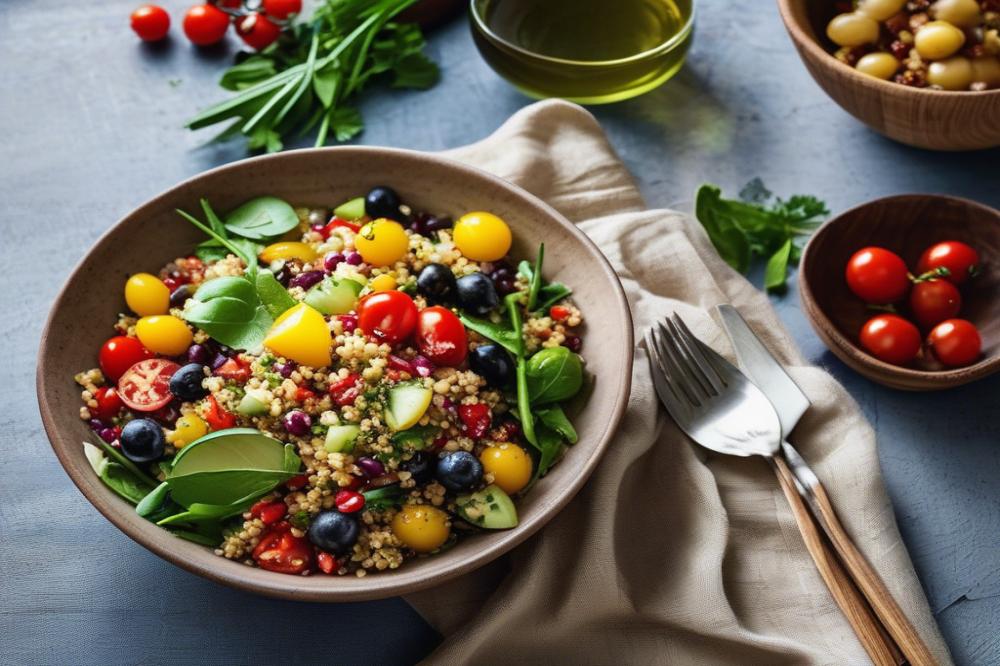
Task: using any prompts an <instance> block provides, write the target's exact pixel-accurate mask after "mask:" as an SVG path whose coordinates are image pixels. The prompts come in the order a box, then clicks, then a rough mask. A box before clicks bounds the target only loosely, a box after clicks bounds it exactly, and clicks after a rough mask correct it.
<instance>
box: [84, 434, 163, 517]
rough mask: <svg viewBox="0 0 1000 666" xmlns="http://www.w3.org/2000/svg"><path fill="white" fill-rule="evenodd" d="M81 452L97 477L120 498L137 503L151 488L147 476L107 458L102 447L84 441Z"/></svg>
mask: <svg viewBox="0 0 1000 666" xmlns="http://www.w3.org/2000/svg"><path fill="white" fill-rule="evenodd" d="M109 448H110V447H109ZM83 452H84V455H85V456H86V457H87V461H88V462H89V463H90V467H91V469H93V470H94V473H95V474H97V476H98V478H100V479H101V481H103V482H104V485H106V486H107V487H108V488H110V489H111V490H113V491H114V492H115V493H116V494H118V495H119V496H120V497H121V498H122V499H124V500H126V501H128V502H131V503H132V504H138V503H139V502H141V501H142V499H143V498H144V497H145V496H146V495H148V494H149V492H150V491H151V490H152V489H153V485H152V484H150V483H149V482H148V477H147V478H143V476H144V475H142V474H136V473H135V472H134V471H133V470H132V469H129V468H128V467H126V466H125V465H121V464H119V463H118V462H115V461H112V460H109V459H108V456H107V455H106V454H105V452H104V450H102V448H100V447H97V446H94V445H93V444H91V443H89V442H84V443H83Z"/></svg>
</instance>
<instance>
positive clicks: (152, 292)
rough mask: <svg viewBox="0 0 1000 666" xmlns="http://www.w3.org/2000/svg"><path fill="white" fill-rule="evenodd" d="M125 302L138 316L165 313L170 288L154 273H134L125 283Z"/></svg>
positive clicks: (168, 306)
mask: <svg viewBox="0 0 1000 666" xmlns="http://www.w3.org/2000/svg"><path fill="white" fill-rule="evenodd" d="M125 302H126V303H128V306H129V308H130V309H131V310H132V312H134V313H136V314H137V315H139V316H140V317H148V316H149V315H160V314H167V312H168V311H169V310H170V289H169V288H168V287H167V285H165V284H163V280H161V279H160V278H158V277H156V276H155V275H150V274H149V273H136V274H135V275H133V276H132V277H130V278H129V279H128V282H126V283H125Z"/></svg>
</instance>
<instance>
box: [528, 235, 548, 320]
mask: <svg viewBox="0 0 1000 666" xmlns="http://www.w3.org/2000/svg"><path fill="white" fill-rule="evenodd" d="M544 259H545V243H539V245H538V257H537V258H536V259H535V267H534V270H533V271H532V276H531V283H530V285H529V287H528V311H529V312H531V311H533V310H534V309H535V305H536V304H537V302H538V290H539V289H541V287H542V261H544Z"/></svg>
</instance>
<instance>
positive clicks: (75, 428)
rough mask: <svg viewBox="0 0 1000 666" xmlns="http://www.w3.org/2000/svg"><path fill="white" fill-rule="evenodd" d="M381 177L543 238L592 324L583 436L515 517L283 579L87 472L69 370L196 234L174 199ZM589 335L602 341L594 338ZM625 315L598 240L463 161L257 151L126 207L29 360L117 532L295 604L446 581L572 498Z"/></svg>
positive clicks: (620, 381)
mask: <svg viewBox="0 0 1000 666" xmlns="http://www.w3.org/2000/svg"><path fill="white" fill-rule="evenodd" d="M378 184H388V185H391V186H392V187H394V188H395V189H397V190H398V191H399V193H400V195H401V196H402V197H403V199H404V201H407V202H408V203H410V204H411V205H414V206H416V207H417V208H422V209H424V210H430V211H434V212H437V213H446V214H450V215H453V216H457V215H460V214H462V213H463V212H466V211H470V210H489V211H492V212H494V213H496V214H498V215H500V216H502V217H503V218H504V219H505V220H507V221H508V223H509V224H510V226H511V228H512V230H513V233H514V239H515V241H514V247H513V248H512V250H511V254H512V256H513V257H515V258H519V257H525V258H526V257H533V256H534V255H535V253H536V251H537V248H538V244H539V243H540V242H542V241H544V242H545V275H546V277H547V278H548V279H551V280H559V281H561V282H564V283H566V284H568V285H571V286H572V288H573V289H574V290H575V296H574V297H575V299H576V302H577V303H579V304H580V306H581V307H582V309H583V311H584V313H585V316H586V317H587V318H588V319H589V320H590V321H594V322H600V325H599V326H595V327H591V331H590V333H589V334H588V333H587V331H586V330H584V332H583V337H584V340H585V349H584V353H585V356H586V359H587V368H588V370H589V371H590V373H592V375H593V377H594V382H593V391H592V393H591V394H590V395H589V397H588V399H587V402H586V404H585V405H584V406H583V408H582V409H581V411H580V412H579V414H577V415H575V416H574V420H575V425H576V428H577V430H578V431H579V435H580V441H579V442H578V443H577V444H576V445H575V446H573V447H571V448H570V449H569V451H568V452H567V454H566V456H565V458H564V459H563V460H562V461H561V462H560V463H559V464H557V465H556V466H555V467H554V468H553V469H552V470H551V472H550V473H549V474H548V475H547V476H546V477H545V478H544V479H542V480H541V481H540V482H539V483H538V484H537V485H536V486H535V487H534V488H533V489H532V491H531V492H530V493H528V495H527V496H526V497H525V498H523V499H521V500H520V501H519V502H518V511H519V515H520V524H519V525H518V526H517V527H516V528H514V529H511V530H506V531H495V532H484V533H482V534H477V535H474V536H473V537H471V538H467V539H464V540H462V541H460V542H459V543H458V544H457V545H456V546H455V547H453V548H451V549H449V550H447V551H445V552H442V553H440V554H438V555H435V556H431V557H422V558H417V559H414V560H412V561H408V562H407V563H406V564H405V565H404V566H403V567H401V568H400V569H398V570H395V571H389V572H383V573H379V574H372V575H368V576H365V577H363V578H357V577H355V576H353V575H351V576H342V577H340V576H334V577H331V576H323V575H314V576H310V577H301V576H289V575H283V574H278V573H272V572H268V571H264V570H261V569H255V568H251V567H247V566H245V565H243V564H240V563H237V562H232V561H228V560H225V559H223V558H221V557H218V556H216V555H214V554H213V553H212V550H211V549H209V548H205V547H202V546H198V545H195V544H192V543H189V542H187V541H184V540H182V539H179V538H176V537H174V536H173V535H171V534H170V533H169V532H167V531H166V530H164V529H162V528H159V527H157V526H156V525H154V524H152V523H150V522H148V521H146V520H144V519H142V518H140V517H139V516H138V515H136V513H135V511H134V509H133V508H132V507H131V506H130V505H129V504H127V503H126V502H124V501H123V500H121V499H119V498H118V497H117V496H116V495H115V494H113V493H112V492H111V491H110V490H109V489H107V488H106V487H105V486H104V485H103V484H102V482H101V481H100V480H99V479H98V478H97V477H96V476H95V475H94V473H93V471H92V470H91V468H90V467H89V465H88V463H87V460H86V458H85V457H84V453H83V447H82V445H81V442H82V441H83V440H84V439H85V438H86V437H87V436H88V428H87V425H86V423H84V422H83V421H81V420H80V418H79V417H78V408H79V400H80V396H79V387H78V386H76V385H75V384H74V382H73V375H74V374H75V373H77V372H80V371H81V370H85V369H88V368H92V367H95V366H96V365H97V350H98V349H99V347H100V345H101V344H102V343H103V342H104V340H105V339H107V338H108V337H110V336H111V335H113V330H112V324H113V323H114V322H115V321H116V318H117V314H118V313H119V312H122V311H124V308H125V303H124V299H123V296H122V286H123V285H124V283H125V280H126V278H127V277H128V276H129V275H130V274H133V273H137V272H140V271H150V270H152V271H154V272H155V270H157V269H158V268H159V267H160V266H162V265H164V264H165V263H167V262H168V261H170V260H171V259H173V258H175V257H178V256H184V255H188V254H190V253H191V249H192V247H193V246H194V245H195V243H196V242H198V241H199V240H202V236H201V233H200V232H198V231H197V230H196V229H194V228H193V227H192V226H191V225H190V224H188V223H186V222H184V221H183V220H182V219H181V218H180V217H179V216H178V215H177V213H175V212H174V210H175V209H176V208H181V209H184V210H188V211H196V210H198V209H199V206H198V200H199V198H200V197H207V198H209V199H210V200H211V202H212V204H213V205H214V207H215V208H216V209H217V210H228V209H231V208H232V207H234V206H236V205H238V204H239V203H241V202H243V201H245V200H247V199H249V198H251V197H255V196H261V195H266V194H270V195H274V196H278V197H281V198H283V199H285V200H287V201H289V202H293V203H294V204H296V205H310V204H312V205H320V206H330V205H333V204H336V203H338V202H342V201H346V200H347V199H348V198H351V197H353V196H357V194H358V193H359V192H366V191H368V190H369V189H370V188H371V187H373V186H375V185H378ZM598 335H599V336H600V337H599V338H598V337H597V336H598ZM631 365H632V323H631V316H630V313H629V309H628V304H627V301H626V299H625V294H624V292H623V290H622V287H621V284H620V283H619V281H618V278H617V277H616V276H615V273H614V271H613V270H612V268H611V266H610V265H609V264H608V262H607V260H606V259H605V258H604V256H603V255H602V254H601V252H600V250H599V249H598V248H597V247H596V246H595V245H594V244H593V243H592V242H591V241H590V240H589V239H588V238H587V237H586V236H585V235H584V234H583V233H582V232H580V231H579V230H577V228H576V227H575V226H573V225H572V224H571V223H570V222H568V221H567V220H566V219H565V218H564V217H562V216H561V215H560V214H559V213H557V212H556V211H555V210H553V209H552V208H551V207H549V206H548V205H546V204H545V203H543V202H542V201H540V200H538V199H537V198H535V197H534V196H532V195H530V194H528V193H527V192H525V191H524V190H521V189H520V188H518V187H516V186H514V185H512V184H510V183H508V182H506V181H503V180H501V179H499V178H496V177H494V176H491V175H489V174H487V173H484V172H482V171H478V170H476V169H474V168H471V167H468V166H465V165H462V164H459V163H457V162H452V161H449V160H447V159H444V158H441V157H436V156H432V155H427V154H423V153H417V152H410V151H402V150H393V149H386V148H360V147H346V148H320V149H312V150H300V151H289V152H284V153H280V154H277V155H270V156H264V157H256V158H252V159H248V160H243V161H240V162H236V163H233V164H230V165H227V166H224V167H220V168H218V169H214V170H212V171H208V172H206V173H203V174H201V175H199V176H196V177H194V178H192V179H190V180H187V181H185V182H183V183H181V184H180V185H178V186H176V187H174V188H172V189H170V190H167V191H166V192H164V193H163V194H161V195H159V196H157V197H155V198H154V199H152V200H151V201H148V202H147V203H145V204H143V205H142V206H140V207H139V208H137V209H136V210H134V211H133V212H131V213H129V214H128V215H126V216H125V217H124V218H123V219H122V220H121V221H119V222H118V223H117V224H115V225H114V226H113V227H111V229H110V230H109V231H108V232H107V233H106V234H104V236H102V237H101V238H100V239H99V240H98V241H97V243H96V244H95V245H94V247H93V248H91V250H90V251H89V252H88V253H87V255H86V256H85V257H84V259H83V261H82V262H81V263H80V265H79V266H77V268H76V269H75V270H74V271H73V273H72V275H71V276H70V278H69V280H68V282H67V283H66V285H65V287H64V288H63V290H62V292H61V293H60V294H59V296H58V298H57V299H56V301H55V303H54V304H53V306H52V310H51V313H50V315H49V319H48V323H47V324H46V327H45V332H44V333H43V335H42V339H41V345H40V349H39V361H38V369H37V389H38V402H39V408H40V411H41V417H42V422H43V423H44V425H45V430H46V432H47V433H48V436H49V439H50V441H51V442H52V448H53V450H54V451H55V453H56V455H57V456H58V458H59V461H60V462H61V463H62V465H63V467H64V468H65V469H66V472H67V473H68V474H69V476H70V478H71V479H72V480H73V482H74V483H75V484H76V485H77V487H78V488H79V489H80V490H81V491H82V492H83V494H84V496H86V498H87V499H88V500H89V501H90V502H91V503H93V505H94V506H95V507H96V508H97V509H98V510H99V511H100V512H101V513H102V514H104V515H105V516H106V517H107V518H108V519H109V520H110V521H111V522H113V523H114V524H115V525H117V526H118V527H119V528H120V529H121V530H122V531H123V532H125V534H127V535H128V536H129V537H131V538H132V539H134V540H135V541H137V542H138V543H140V544H142V545H143V546H145V547H146V548H148V549H149V550H151V551H153V552H154V553H156V554H157V555H159V556H161V557H163V558H164V559H166V560H169V561H170V562H173V563H174V564H176V565H177V566H179V567H182V568H184V569H187V570H188V571H191V572H193V573H196V574H198V575H201V576H204V577H206V578H209V579H211V580H214V581H217V582H220V583H224V584H226V585H231V586H233V587H237V588H241V589H244V590H249V591H253V592H258V593H261V594H265V595H269V596H274V597H283V598H288V599H298V600H313V601H353V600H363V599H375V598H380V597H388V596H394V595H399V594H403V593H407V592H412V591H414V590H418V589H422V588H427V587H430V586H433V585H436V584H439V583H441V582H443V581H446V580H449V579H451V578H454V577H456V576H459V575H461V574H464V573H468V572H470V571H473V570H474V569H476V568H477V567H479V566H481V565H483V564H485V563H487V562H489V561H490V560H492V559H494V558H496V557H498V556H500V555H502V554H503V553H505V552H507V551H509V550H510V549H511V548H513V547H514V546H516V545H518V544H519V543H521V542H523V541H524V540H525V539H527V538H528V537H529V536H531V535H532V534H534V533H535V532H537V531H538V530H539V529H540V528H541V527H542V526H543V525H544V524H545V523H546V522H547V521H549V520H551V519H552V517H553V516H555V515H556V513H558V512H559V510H560V509H561V508H562V507H563V506H565V505H566V503H567V502H569V501H570V499H571V498H572V497H573V496H574V495H575V494H576V492H577V491H578V490H579V489H580V487H581V486H582V485H583V484H584V482H585V481H586V480H587V477H588V476H590V474H591V472H592V471H593V470H594V467H595V466H596V465H597V463H598V460H599V459H600V457H601V454H602V453H603V452H604V450H605V448H606V447H607V445H608V442H609V440H610V438H611V436H612V434H613V433H614V431H615V428H616V426H617V425H618V422H619V420H620V419H621V416H622V413H623V412H624V410H625V406H626V403H627V401H628V396H629V384H630V376H631V373H630V372H628V371H627V370H624V371H623V368H626V369H627V368H630V367H631Z"/></svg>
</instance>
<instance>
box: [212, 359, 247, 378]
mask: <svg viewBox="0 0 1000 666" xmlns="http://www.w3.org/2000/svg"><path fill="white" fill-rule="evenodd" d="M212 374H213V375H215V376H217V377H222V378H224V379H231V380H233V381H234V382H239V383H240V384H245V383H246V381H247V380H248V379H250V364H248V363H246V362H245V361H242V360H240V359H238V358H231V359H229V360H228V361H226V362H225V363H223V364H222V365H220V366H219V367H218V368H216V369H215V371H214V372H213V373H212Z"/></svg>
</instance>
